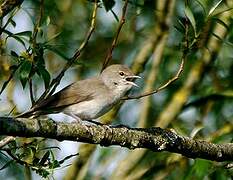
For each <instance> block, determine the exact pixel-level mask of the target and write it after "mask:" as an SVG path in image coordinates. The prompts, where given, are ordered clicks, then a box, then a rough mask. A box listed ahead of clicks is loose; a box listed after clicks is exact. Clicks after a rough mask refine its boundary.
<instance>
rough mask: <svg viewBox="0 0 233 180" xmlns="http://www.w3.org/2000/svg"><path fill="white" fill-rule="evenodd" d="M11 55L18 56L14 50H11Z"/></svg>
mask: <svg viewBox="0 0 233 180" xmlns="http://www.w3.org/2000/svg"><path fill="white" fill-rule="evenodd" d="M11 56H13V57H15V58H18V57H19V55H18V54H17V53H16V52H15V51H11Z"/></svg>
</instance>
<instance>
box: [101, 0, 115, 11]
mask: <svg viewBox="0 0 233 180" xmlns="http://www.w3.org/2000/svg"><path fill="white" fill-rule="evenodd" d="M102 1H103V4H104V8H105V10H106V11H107V12H108V11H109V10H111V9H112V8H113V7H114V5H115V3H116V2H115V1H114V0H102Z"/></svg>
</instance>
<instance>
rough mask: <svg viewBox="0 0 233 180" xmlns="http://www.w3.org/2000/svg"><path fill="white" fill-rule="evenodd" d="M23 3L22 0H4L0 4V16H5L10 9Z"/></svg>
mask: <svg viewBox="0 0 233 180" xmlns="http://www.w3.org/2000/svg"><path fill="white" fill-rule="evenodd" d="M22 3H23V0H5V1H3V2H2V4H1V6H0V18H3V17H4V16H6V15H7V14H8V13H9V12H10V11H12V10H13V9H14V8H15V7H17V6H20V5H21V4H22Z"/></svg>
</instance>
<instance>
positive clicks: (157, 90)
mask: <svg viewBox="0 0 233 180" xmlns="http://www.w3.org/2000/svg"><path fill="white" fill-rule="evenodd" d="M186 56H187V55H186V54H184V55H183V56H182V60H181V64H180V67H179V70H178V71H177V73H176V75H175V76H174V77H173V78H171V79H169V80H168V81H167V82H166V83H165V84H163V85H162V86H160V87H159V88H157V89H155V90H153V91H151V92H146V93H143V94H141V95H131V96H127V97H123V98H122V100H130V99H139V98H142V97H145V96H150V95H152V94H155V93H158V92H159V91H161V90H163V89H165V88H166V87H168V86H169V85H170V84H171V83H173V82H175V81H176V80H177V79H179V77H180V74H181V73H182V71H183V69H184V62H185V59H186Z"/></svg>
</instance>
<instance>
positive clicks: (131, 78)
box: [125, 75, 141, 87]
mask: <svg viewBox="0 0 233 180" xmlns="http://www.w3.org/2000/svg"><path fill="white" fill-rule="evenodd" d="M135 79H141V77H140V76H134V75H133V76H127V77H126V78H125V80H126V81H127V83H128V84H131V85H133V86H136V87H139V86H138V85H137V84H136V83H134V82H133V81H134V80H135Z"/></svg>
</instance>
